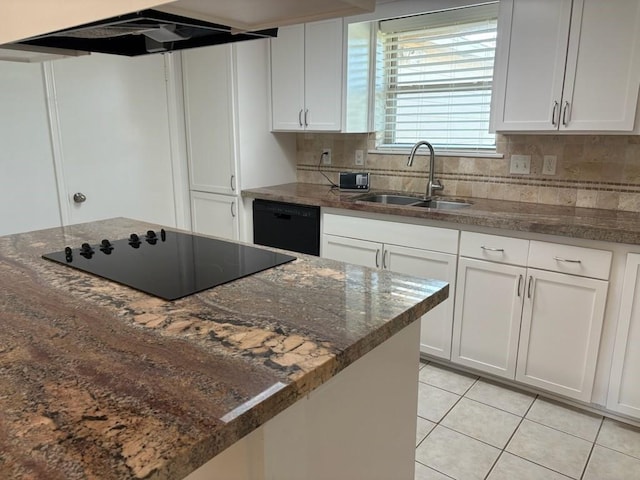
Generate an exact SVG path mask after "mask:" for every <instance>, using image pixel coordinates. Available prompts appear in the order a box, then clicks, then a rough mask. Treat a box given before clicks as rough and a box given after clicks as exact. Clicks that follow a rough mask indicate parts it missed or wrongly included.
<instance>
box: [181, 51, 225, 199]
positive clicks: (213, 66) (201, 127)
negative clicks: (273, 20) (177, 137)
mask: <svg viewBox="0 0 640 480" xmlns="http://www.w3.org/2000/svg"><path fill="white" fill-rule="evenodd" d="M233 73H234V66H233V56H232V50H231V45H216V46H212V47H203V48H196V49H191V50H184V51H183V52H182V75H183V88H184V110H185V127H186V137H187V158H188V162H189V186H190V189H191V190H196V191H199V192H210V193H219V194H226V195H234V194H235V193H236V178H237V177H236V175H237V174H236V148H235V118H234V115H235V109H234V102H235V98H234V93H235V92H234V88H233V86H234V78H233Z"/></svg>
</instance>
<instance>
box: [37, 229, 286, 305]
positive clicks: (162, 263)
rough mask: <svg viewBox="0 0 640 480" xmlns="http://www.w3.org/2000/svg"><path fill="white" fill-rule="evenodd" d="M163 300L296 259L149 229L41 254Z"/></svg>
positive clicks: (184, 234) (183, 295) (243, 246)
mask: <svg viewBox="0 0 640 480" xmlns="http://www.w3.org/2000/svg"><path fill="white" fill-rule="evenodd" d="M42 257H43V258H46V259H48V260H53V261H54V262H58V263H61V264H63V265H67V266H69V267H73V268H77V269H78V270H82V271H85V272H89V273H92V274H94V275H98V276H100V277H103V278H106V279H109V280H113V281H114V282H118V283H121V284H123V285H126V286H129V287H132V288H135V289H137V290H140V291H142V292H145V293H149V294H151V295H155V296H156V297H160V298H162V299H164V300H176V299H178V298H182V297H185V296H187V295H191V294H193V293H197V292H201V291H203V290H207V289H209V288H212V287H215V286H218V285H222V284H223V283H227V282H230V281H232V280H237V279H239V278H242V277H246V276H247V275H252V274H254V273H257V272H261V271H263V270H267V269H269V268H272V267H276V266H278V265H282V264H284V263H287V262H291V261H292V260H295V259H296V257H292V256H290V255H284V254H282V253H277V252H272V251H269V250H263V249H260V248H255V247H251V246H248V245H240V244H237V243H233V242H226V241H224V240H216V239H213V238H206V237H200V236H197V235H191V234H186V233H180V232H171V231H165V230H164V229H163V230H160V232H157V233H156V232H154V231H153V230H149V231H148V232H147V233H146V234H144V235H138V234H135V233H133V234H131V235H130V237H129V238H125V239H121V240H115V241H113V242H112V241H109V240H108V239H105V240H102V242H101V243H100V244H97V245H90V244H88V243H84V244H82V246H81V247H80V248H71V247H66V248H65V249H64V250H62V251H60V252H53V253H48V254H46V255H43V256H42Z"/></svg>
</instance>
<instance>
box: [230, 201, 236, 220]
mask: <svg viewBox="0 0 640 480" xmlns="http://www.w3.org/2000/svg"><path fill="white" fill-rule="evenodd" d="M231 216H232V217H233V218H235V217H236V202H231Z"/></svg>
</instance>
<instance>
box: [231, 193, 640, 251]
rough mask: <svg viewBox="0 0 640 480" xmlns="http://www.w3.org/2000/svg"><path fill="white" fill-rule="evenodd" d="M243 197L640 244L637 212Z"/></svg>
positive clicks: (336, 196)
mask: <svg viewBox="0 0 640 480" xmlns="http://www.w3.org/2000/svg"><path fill="white" fill-rule="evenodd" d="M394 193H402V192H394ZM242 195H243V196H244V197H252V198H260V199H264V200H275V201H281V202H291V203H299V204H303V205H317V206H320V207H334V208H343V209H347V210H357V211H363V212H372V213H386V214H392V215H401V216H405V217H416V218H424V219H429V220H439V221H444V222H451V223H457V224H460V225H476V226H483V227H493V228H501V229H505V230H515V231H522V232H535V233H543V234H549V235H561V236H566V237H573V238H584V239H589V240H602V241H607V242H616V243H628V244H635V245H637V244H640V214H638V213H633V212H621V211H615V210H602V209H593V208H576V207H561V206H556V205H542V204H537V203H524V202H510V201H506V200H489V199H481V198H469V199H465V200H467V201H470V202H471V203H472V204H473V205H471V206H470V207H466V208H462V209H458V210H434V209H428V208H421V207H405V206H398V205H384V204H379V203H370V202H361V201H357V197H358V196H360V195H362V194H359V193H345V192H340V191H338V190H336V189H333V190H332V189H331V187H329V186H328V185H315V184H305V183H289V184H284V185H275V186H273V187H265V188H255V189H250V190H244V191H243V192H242ZM445 198H446V197H445Z"/></svg>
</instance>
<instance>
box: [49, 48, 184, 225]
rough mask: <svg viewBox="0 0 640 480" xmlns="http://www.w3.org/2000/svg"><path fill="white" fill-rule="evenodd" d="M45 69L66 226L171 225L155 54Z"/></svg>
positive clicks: (162, 85)
mask: <svg viewBox="0 0 640 480" xmlns="http://www.w3.org/2000/svg"><path fill="white" fill-rule="evenodd" d="M51 72H52V73H51V76H52V77H53V78H52V79H53V82H54V83H55V94H54V92H53V91H50V92H49V93H50V95H52V96H53V98H52V100H51V105H52V108H53V109H54V111H53V115H52V116H53V117H54V118H55V121H56V122H57V123H56V126H57V129H58V130H59V136H56V135H54V138H53V142H54V145H57V146H58V147H59V149H60V156H61V167H62V172H63V175H62V177H63V178H62V182H61V183H63V184H64V189H63V190H62V191H61V192H60V195H61V196H63V197H64V202H63V208H65V207H66V208H67V209H68V211H67V214H68V219H69V223H79V222H86V221H92V220H98V219H104V218H110V217H119V216H122V217H131V218H135V219H138V220H143V221H149V222H154V223H160V224H163V225H169V226H174V225H175V223H176V214H175V201H174V185H173V178H172V163H171V142H170V139H169V135H170V131H169V130H170V129H169V114H168V105H167V88H166V80H165V64H164V58H163V56H162V55H149V56H145V57H137V58H128V57H119V56H115V55H100V54H94V55H90V56H86V57H80V58H73V59H65V60H59V61H56V62H52V67H51ZM54 95H55V96H54ZM75 193H81V194H83V195H84V196H85V198H86V200H85V201H84V202H82V203H78V202H74V199H73V197H74V194H75Z"/></svg>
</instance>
